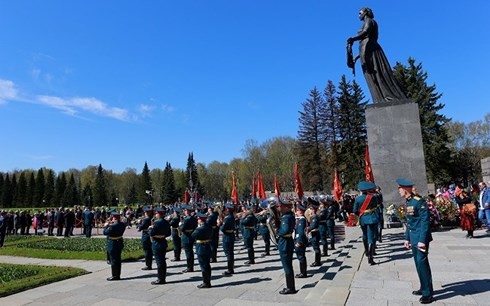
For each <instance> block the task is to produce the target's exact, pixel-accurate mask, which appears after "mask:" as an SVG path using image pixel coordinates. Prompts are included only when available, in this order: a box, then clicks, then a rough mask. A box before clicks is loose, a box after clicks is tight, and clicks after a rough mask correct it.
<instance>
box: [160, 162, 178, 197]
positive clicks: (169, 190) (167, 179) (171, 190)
mask: <svg viewBox="0 0 490 306" xmlns="http://www.w3.org/2000/svg"><path fill="white" fill-rule="evenodd" d="M161 193H162V202H163V204H171V203H174V202H175V201H176V200H177V199H178V195H177V193H176V191H175V179H174V171H173V170H172V166H171V165H170V163H169V162H167V163H166V164H165V169H164V170H163V186H162V192H161Z"/></svg>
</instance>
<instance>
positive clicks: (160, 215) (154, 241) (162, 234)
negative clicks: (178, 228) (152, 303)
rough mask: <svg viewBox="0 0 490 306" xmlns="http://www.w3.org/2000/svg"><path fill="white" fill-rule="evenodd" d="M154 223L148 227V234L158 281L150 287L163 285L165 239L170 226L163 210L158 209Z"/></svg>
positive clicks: (165, 269) (164, 276)
mask: <svg viewBox="0 0 490 306" xmlns="http://www.w3.org/2000/svg"><path fill="white" fill-rule="evenodd" d="M155 219H156V220H155V221H154V222H153V225H151V226H150V227H149V234H150V239H151V248H152V251H153V254H154V256H155V262H156V264H157V273H158V279H157V280H156V281H153V282H151V284H152V285H162V284H165V278H166V276H167V262H166V260H165V254H166V253H167V246H168V245H167V237H169V236H170V235H171V231H170V224H169V223H168V221H167V220H165V209H164V208H162V207H158V208H157V209H156V214H155Z"/></svg>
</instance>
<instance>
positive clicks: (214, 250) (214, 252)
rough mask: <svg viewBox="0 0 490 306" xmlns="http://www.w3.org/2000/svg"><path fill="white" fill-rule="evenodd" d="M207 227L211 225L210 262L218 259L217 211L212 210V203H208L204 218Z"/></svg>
mask: <svg viewBox="0 0 490 306" xmlns="http://www.w3.org/2000/svg"><path fill="white" fill-rule="evenodd" d="M206 223H208V225H209V227H211V229H212V231H213V234H212V236H211V242H210V245H211V262H217V261H218V260H217V259H216V257H218V244H219V228H218V224H217V223H218V212H217V211H215V210H214V205H213V204H211V203H210V204H208V218H207V220H206Z"/></svg>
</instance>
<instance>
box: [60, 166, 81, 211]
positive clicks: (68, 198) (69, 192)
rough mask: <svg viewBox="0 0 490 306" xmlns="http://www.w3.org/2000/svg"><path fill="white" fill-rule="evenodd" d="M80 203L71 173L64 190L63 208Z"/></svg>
mask: <svg viewBox="0 0 490 306" xmlns="http://www.w3.org/2000/svg"><path fill="white" fill-rule="evenodd" d="M80 203H81V201H80V193H79V192H78V188H77V185H76V183H75V178H74V176H73V173H71V175H70V180H69V181H68V185H67V186H66V189H65V194H64V195H63V206H65V207H74V206H75V205H79V204H80Z"/></svg>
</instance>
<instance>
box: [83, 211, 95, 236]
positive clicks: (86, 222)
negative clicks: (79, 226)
mask: <svg viewBox="0 0 490 306" xmlns="http://www.w3.org/2000/svg"><path fill="white" fill-rule="evenodd" d="M93 223H94V213H93V212H92V211H91V210H90V208H88V206H86V207H85V211H84V212H83V227H84V230H85V237H87V238H90V237H92V224H93Z"/></svg>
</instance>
